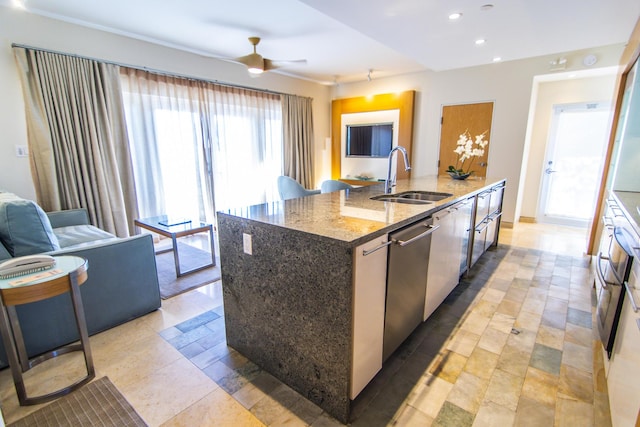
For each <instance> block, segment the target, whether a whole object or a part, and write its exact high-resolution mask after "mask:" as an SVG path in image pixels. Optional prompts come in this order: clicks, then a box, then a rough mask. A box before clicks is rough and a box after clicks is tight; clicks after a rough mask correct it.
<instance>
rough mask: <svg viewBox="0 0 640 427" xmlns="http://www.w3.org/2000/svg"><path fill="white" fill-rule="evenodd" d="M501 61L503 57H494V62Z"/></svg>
mask: <svg viewBox="0 0 640 427" xmlns="http://www.w3.org/2000/svg"><path fill="white" fill-rule="evenodd" d="M500 61H502V58H500V57H499V56H494V57H493V62H500Z"/></svg>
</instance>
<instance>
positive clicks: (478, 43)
mask: <svg viewBox="0 0 640 427" xmlns="http://www.w3.org/2000/svg"><path fill="white" fill-rule="evenodd" d="M486 42H487V41H486V40H485V39H478V40H476V44H477V45H478V46H480V45H483V44H485V43H486Z"/></svg>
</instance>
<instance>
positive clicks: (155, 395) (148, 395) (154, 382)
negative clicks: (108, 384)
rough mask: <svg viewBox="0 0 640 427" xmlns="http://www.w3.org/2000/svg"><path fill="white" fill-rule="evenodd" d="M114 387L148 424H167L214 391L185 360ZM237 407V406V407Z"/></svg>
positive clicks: (211, 382) (207, 380)
mask: <svg viewBox="0 0 640 427" xmlns="http://www.w3.org/2000/svg"><path fill="white" fill-rule="evenodd" d="M167 384H171V387H167ZM116 386H117V387H118V389H119V390H120V391H121V392H122V394H123V395H124V397H125V398H126V399H127V401H129V403H131V405H132V406H133V407H134V408H135V409H136V411H137V412H138V413H139V414H140V416H142V418H144V420H145V421H146V422H147V423H148V424H149V425H160V424H162V423H164V422H166V421H169V420H170V419H171V418H173V417H174V416H175V415H176V414H178V413H180V412H182V411H184V410H185V409H187V408H189V407H190V406H191V405H193V404H194V403H196V402H198V401H200V400H202V398H204V397H205V396H207V395H209V394H210V393H211V392H213V391H214V390H216V389H217V388H218V386H217V385H216V384H215V383H214V382H213V381H211V379H209V378H208V377H207V376H206V375H204V374H203V373H202V371H200V370H199V369H198V368H196V367H195V366H194V365H193V364H191V363H190V362H189V361H188V360H186V359H179V360H177V361H175V362H174V363H172V364H170V365H168V366H166V367H164V368H162V369H159V370H156V371H154V372H153V373H152V374H150V375H148V376H146V377H145V378H143V379H141V380H139V381H135V382H132V383H130V384H128V385H122V384H117V385H116ZM238 407H241V406H240V405H239V404H238Z"/></svg>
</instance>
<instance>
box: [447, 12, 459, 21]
mask: <svg viewBox="0 0 640 427" xmlns="http://www.w3.org/2000/svg"><path fill="white" fill-rule="evenodd" d="M460 18H462V13H459V12H455V13H452V14H451V15H449V21H455V20H457V19H460Z"/></svg>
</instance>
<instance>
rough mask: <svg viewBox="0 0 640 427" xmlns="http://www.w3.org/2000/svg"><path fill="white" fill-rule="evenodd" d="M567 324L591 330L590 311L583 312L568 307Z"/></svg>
mask: <svg viewBox="0 0 640 427" xmlns="http://www.w3.org/2000/svg"><path fill="white" fill-rule="evenodd" d="M567 322H568V323H571V324H573V325H577V326H582V327H583V328H587V329H591V311H583V310H578V309H575V308H571V307H570V308H569V310H568V312H567Z"/></svg>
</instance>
